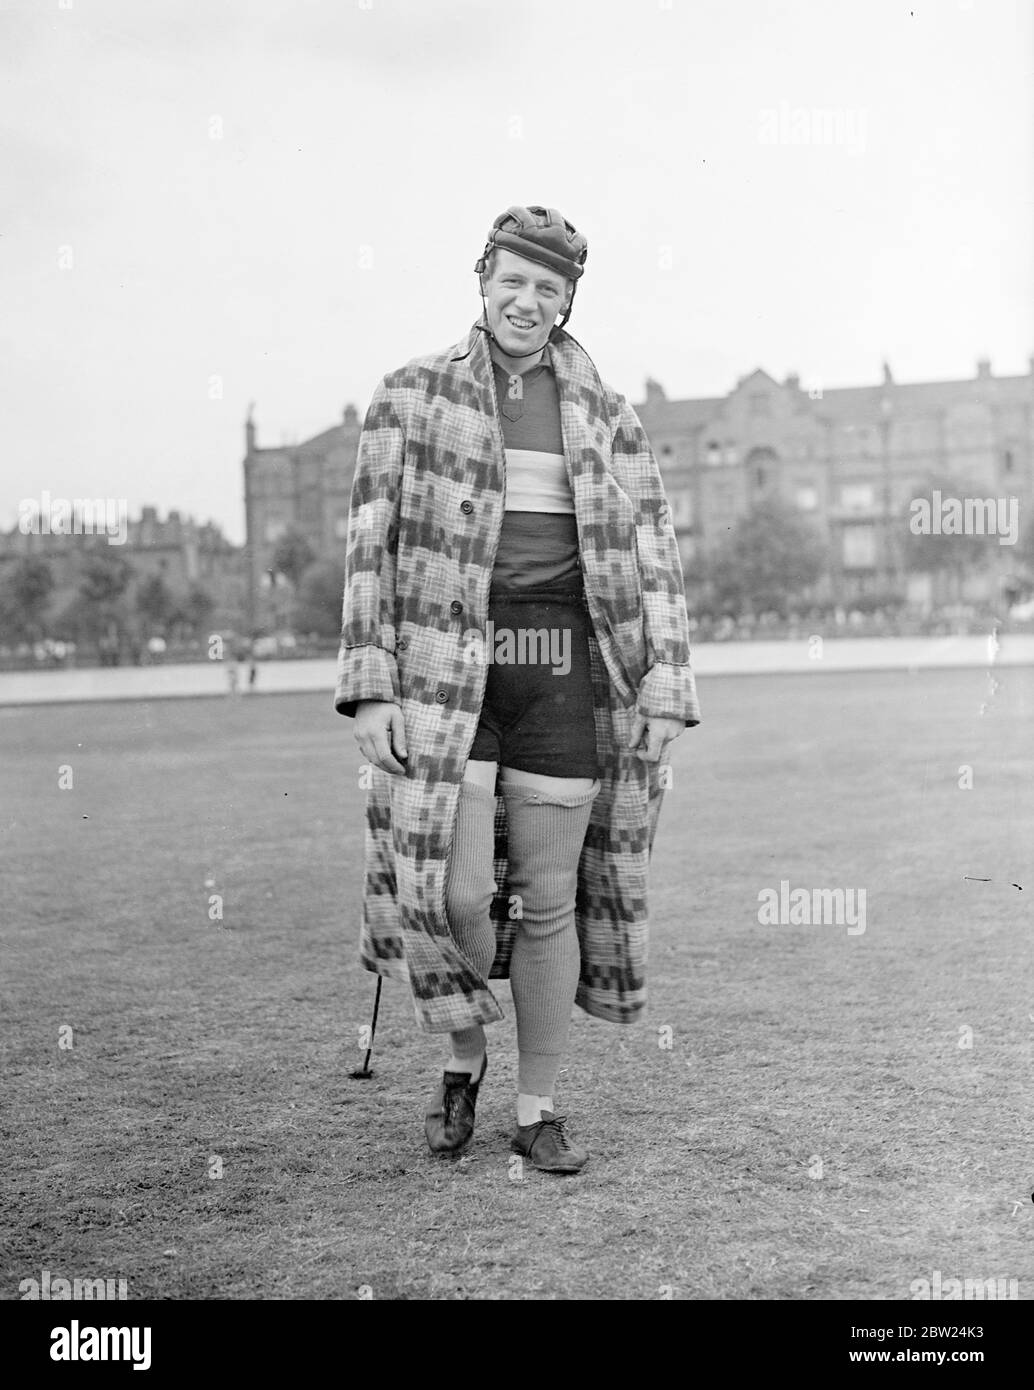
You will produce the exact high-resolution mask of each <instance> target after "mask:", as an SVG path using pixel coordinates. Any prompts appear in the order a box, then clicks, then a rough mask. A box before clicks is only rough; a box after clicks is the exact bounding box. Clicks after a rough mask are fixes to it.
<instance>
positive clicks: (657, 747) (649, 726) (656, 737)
mask: <svg viewBox="0 0 1034 1390" xmlns="http://www.w3.org/2000/svg"><path fill="white" fill-rule="evenodd" d="M685 728H686V721H685V720H684V719H647V718H646V716H645V715H642V714H640V713H639V712H638V711H637V712H636V713H635V714H634V715H633V716H632V733H631V736H630V737H629V740H628V746H629V748H631V749H634V750H635V755H636V757H637V758H639V759H640V760H641V761H642V762H647V763H655V762H658V761H659V759H660V756H661V751H662V750H663V748H664V747H665V745H666V744H668V743H671V742H672V740H673V739H676V738H678V736H679V734H681V733H684V732H685ZM644 735H645V738H644ZM640 744H643V747H640Z"/></svg>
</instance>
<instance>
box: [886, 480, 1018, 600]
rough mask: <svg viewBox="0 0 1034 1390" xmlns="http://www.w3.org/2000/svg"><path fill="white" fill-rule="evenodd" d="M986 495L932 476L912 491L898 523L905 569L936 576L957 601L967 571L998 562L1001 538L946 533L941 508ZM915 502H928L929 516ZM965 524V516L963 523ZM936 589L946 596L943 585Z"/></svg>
mask: <svg viewBox="0 0 1034 1390" xmlns="http://www.w3.org/2000/svg"><path fill="white" fill-rule="evenodd" d="M984 492H985V489H983V488H981V487H979V486H975V485H974V484H972V483H967V482H965V481H962V480H960V479H958V478H949V477H948V476H947V475H945V474H929V475H928V476H927V477H926V479H925V481H921V482H919V483H917V484H916V485H915V487H914V488H913V490H912V499H910V501H909V503H908V506H907V507H906V508H905V511H904V512H903V513H902V519H901V521H900V523H899V532H900V533H901V534H902V535H903V541H902V545H901V549H902V552H903V554H904V558H905V568H906V569H909V570H912V571H919V572H921V573H924V574H929V575H931V576H934V578H935V582H936V577H937V576H943V579H944V580H945V581H946V588H947V592H948V593H949V594H951V595H952V596H953V597H954V598H955V599H958V597H959V594H960V593H961V592H962V579H963V575H964V574H965V573H966V571H967V570H978V569H981V568H982V567H984V566H985V565H987V564H988V563H989V562H991V561H992V560H995V559H997V558H998V538H997V536H996V535H979V534H974V533H967V532H960V533H956V532H955V531H953V530H947V529H946V521H947V519H946V518H945V517H944V516H942V514H941V505H940V504H943V503H945V502H948V501H949V500H950V501H952V502H954V501H957V500H962V499H965V498H967V497H969V498H979V497H981V496H982V495H983V494H984ZM935 494H939V497H938V496H935ZM913 500H914V501H915V502H916V503H918V502H919V501H921V500H925V502H926V503H927V515H923V514H922V513H921V512H920V511H919V509H918V507H913ZM964 520H965V516H964V514H963V517H962V522H964ZM949 524H953V523H949ZM960 524H961V523H960ZM937 588H938V589H940V590H941V592H942V595H943V592H944V590H943V588H942V585H941V584H938V585H937Z"/></svg>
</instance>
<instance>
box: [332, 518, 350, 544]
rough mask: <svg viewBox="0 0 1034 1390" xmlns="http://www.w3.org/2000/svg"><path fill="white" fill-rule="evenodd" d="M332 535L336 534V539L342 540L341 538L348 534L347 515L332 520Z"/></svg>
mask: <svg viewBox="0 0 1034 1390" xmlns="http://www.w3.org/2000/svg"><path fill="white" fill-rule="evenodd" d="M334 535H335V536H337V538H338V540H342V541H343V540H344V539H345V537H346V536H347V535H348V517H347V516H339V517H338V519H337V521H335V522H334Z"/></svg>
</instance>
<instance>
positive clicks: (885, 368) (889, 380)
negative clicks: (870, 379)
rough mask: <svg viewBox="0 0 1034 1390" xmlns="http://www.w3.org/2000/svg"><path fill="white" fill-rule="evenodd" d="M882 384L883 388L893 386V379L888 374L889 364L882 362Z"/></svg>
mask: <svg viewBox="0 0 1034 1390" xmlns="http://www.w3.org/2000/svg"><path fill="white" fill-rule="evenodd" d="M883 384H884V386H893V385H894V378H893V377H892V376H891V373H890V363H889V362H884V364H883Z"/></svg>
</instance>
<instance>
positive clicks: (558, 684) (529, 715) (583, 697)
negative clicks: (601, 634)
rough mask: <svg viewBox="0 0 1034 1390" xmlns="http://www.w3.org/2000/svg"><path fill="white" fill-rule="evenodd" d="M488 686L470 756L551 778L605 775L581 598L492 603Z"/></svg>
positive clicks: (586, 616)
mask: <svg viewBox="0 0 1034 1390" xmlns="http://www.w3.org/2000/svg"><path fill="white" fill-rule="evenodd" d="M488 616H489V621H490V623H491V625H492V626H491V627H490V628H489V630H488V633H487V634H486V639H487V640H486V647H487V650H488V654H489V667H488V680H487V682H486V686H485V698H484V703H483V705H482V707H481V719H480V722H479V723H478V727H477V732H476V733H475V735H474V742H473V744H472V746H471V750H470V754H469V756H470V757H471V758H475V759H478V760H483V761H486V762H497V763H499V764H500V765H501V766H504V767H513V768H519V769H520V770H521V771H522V772H538V773H542V774H544V775H545V776H546V777H598V776H599V775H600V768H599V762H598V760H597V754H596V720H595V716H594V711H593V698H592V675H591V670H590V665H589V641H588V635H589V632H590V631H591V619H590V617H589V613H588V609H587V608H586V607H585V604H584V601H583V600H582V599H581V598H566V597H563V596H558V597H556V598H543V597H540V596H539V595H534V596H532V595H528V596H525V595H523V594H522V595H519V596H518V595H514V594H507V595H506V596H505V597H499V598H491V599H490V600H489V608H488Z"/></svg>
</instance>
